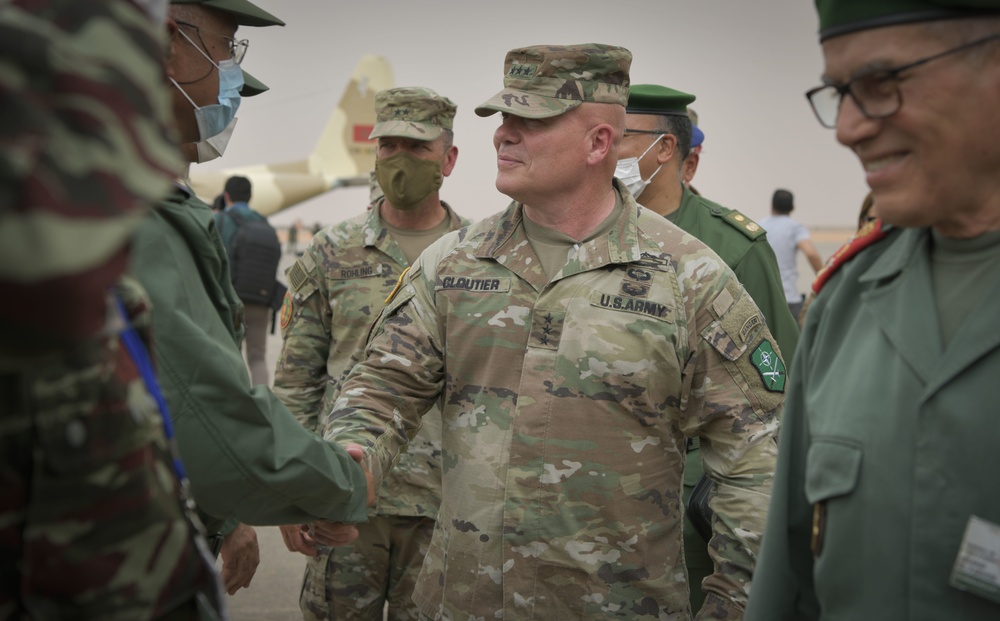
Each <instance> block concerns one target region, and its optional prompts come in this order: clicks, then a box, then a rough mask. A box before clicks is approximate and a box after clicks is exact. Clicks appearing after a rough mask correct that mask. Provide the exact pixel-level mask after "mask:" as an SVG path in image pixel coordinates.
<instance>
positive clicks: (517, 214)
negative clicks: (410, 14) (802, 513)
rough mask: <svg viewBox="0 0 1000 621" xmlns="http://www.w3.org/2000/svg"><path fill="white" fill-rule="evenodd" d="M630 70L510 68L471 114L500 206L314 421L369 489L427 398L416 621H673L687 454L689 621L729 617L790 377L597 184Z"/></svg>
mask: <svg viewBox="0 0 1000 621" xmlns="http://www.w3.org/2000/svg"><path fill="white" fill-rule="evenodd" d="M630 63H631V53H630V52H629V51H628V50H625V49H623V48H619V47H613V46H606V45H600V44H587V45H571V46H536V47H528V48H522V49H515V50H512V51H511V52H509V53H508V55H507V59H506V63H505V70H506V77H505V79H504V85H505V87H506V88H505V89H504V90H503V91H501V92H500V93H499V94H498V95H496V96H495V97H493V98H492V99H490V100H489V101H487V102H486V103H484V104H483V105H482V106H480V107H479V108H477V109H476V112H477V113H478V114H480V115H483V116H485V115H490V114H493V113H494V112H497V111H499V112H502V113H503V115H504V116H503V120H502V121H501V125H500V127H499V128H498V129H497V130H496V133H495V134H494V146H495V147H496V149H497V167H498V174H497V182H496V185H497V189H499V190H500V191H501V192H503V193H504V194H507V195H508V196H510V197H511V198H513V199H514V201H513V202H512V203H511V205H510V206H509V207H508V208H507V210H506V211H504V212H502V213H499V214H497V215H495V216H492V217H490V218H487V219H486V220H484V221H482V222H479V223H477V224H474V225H472V226H470V227H468V228H467V229H465V230H463V231H461V232H459V233H453V234H450V235H447V236H445V237H444V238H442V239H441V240H439V241H438V242H436V243H435V244H434V245H432V246H431V247H429V248H428V249H427V250H426V251H425V252H424V253H423V255H421V257H420V259H418V261H417V262H416V263H415V264H414V266H413V267H412V268H411V269H410V271H409V272H408V273H407V275H406V276H404V278H403V279H402V283H401V285H400V288H399V290H398V292H397V293H396V294H395V296H394V297H393V299H392V300H391V301H390V302H389V303H388V304H387V305H386V307H385V309H384V310H383V311H382V314H381V315H380V317H379V320H378V322H377V323H376V326H375V328H374V330H373V332H372V336H370V337H369V341H368V344H367V348H366V350H367V356H366V357H365V360H364V361H363V362H362V363H360V364H359V365H358V366H356V367H355V368H354V370H353V371H352V372H351V375H350V376H349V377H348V378H347V379H346V381H345V382H344V386H343V389H342V391H341V396H340V399H339V400H338V402H337V404H336V408H335V410H334V411H333V413H332V415H331V420H330V424H329V425H328V427H327V437H329V438H333V439H336V440H337V441H338V442H359V443H364V444H365V445H366V446H367V448H366V451H365V460H364V463H365V464H366V466H367V467H369V468H370V469H371V474H372V475H373V477H374V479H375V481H376V482H377V481H380V480H382V479H383V478H384V476H385V475H386V473H387V472H388V470H389V469H390V467H391V465H392V463H393V462H394V461H395V459H396V458H397V454H398V452H399V451H400V450H401V449H402V447H403V446H404V445H405V443H406V441H407V439H408V438H409V437H410V436H412V435H413V434H414V433H415V431H416V429H417V427H418V426H419V424H420V420H421V413H422V412H423V411H424V410H426V409H427V408H428V407H429V406H430V405H431V404H432V403H433V402H435V401H436V400H438V399H441V404H442V405H441V407H442V422H443V436H442V448H443V464H444V466H443V468H444V471H443V474H442V502H441V509H440V511H439V513H438V521H437V525H436V528H435V532H434V538H433V540H432V542H431V546H430V549H429V551H428V553H427V558H426V559H425V561H424V568H423V571H422V572H421V575H420V579H419V581H418V583H417V589H416V595H415V599H416V600H417V603H418V604H419V606H420V610H421V613H422V614H423V615H426V616H427V617H430V618H435V619H486V618H491V619H492V618H500V617H501V616H502V617H503V618H506V619H518V620H522V619H546V620H553V619H596V618H607V617H622V618H628V619H640V620H653V619H656V620H663V619H670V620H679V619H690V618H691V617H692V611H691V609H690V604H689V601H688V587H687V582H686V579H685V578H686V572H685V569H684V554H683V547H682V521H683V518H684V513H683V509H682V506H681V493H682V489H683V485H682V479H683V474H684V454H685V446H686V443H687V439H688V438H691V437H700V438H702V439H703V442H704V444H703V454H704V459H705V465H706V471H707V472H708V473H709V476H711V477H712V479H713V480H715V481H716V482H717V485H716V486H715V488H714V490H713V492H712V498H711V500H710V503H711V506H712V509H713V510H714V511H715V520H714V522H713V525H712V526H713V529H714V536H713V537H712V541H711V545H710V549H711V553H712V556H713V558H714V560H715V561H716V571H715V573H714V574H713V575H711V576H710V577H709V578H708V579H706V581H705V588H706V590H707V591H708V597H707V599H706V602H705V605H704V607H703V608H702V609H701V611H700V612H698V616H697V618H698V619H738V618H739V617H740V616H741V615H742V610H743V607H744V605H745V603H746V599H747V594H748V591H749V586H750V577H751V574H752V570H753V564H754V559H755V557H756V552H757V549H758V546H759V543H760V533H761V530H762V527H763V521H764V515H765V511H766V506H767V501H768V495H769V492H770V481H771V473H772V471H773V468H774V458H775V453H776V447H775V434H776V431H777V426H778V423H777V420H778V413H779V411H780V408H781V404H782V401H783V390H784V380H785V378H784V371H785V369H784V364H783V363H782V361H781V358H780V356H779V354H778V351H777V347H775V345H774V339H773V337H772V336H771V333H770V332H769V331H768V329H767V326H766V325H765V322H764V320H763V318H762V317H761V314H760V311H759V310H758V309H757V307H756V306H755V305H754V303H753V300H752V299H751V298H750V296H749V295H747V294H746V292H745V291H744V290H743V289H742V287H741V286H740V284H739V282H738V281H737V280H736V278H735V277H734V275H733V273H732V271H731V270H730V269H729V268H728V267H726V265H725V263H724V262H723V261H722V260H721V259H720V258H719V257H718V256H717V255H716V254H715V253H714V252H712V251H711V250H710V249H709V248H708V247H706V246H705V245H704V244H703V243H701V242H700V241H698V240H697V239H695V238H694V237H691V236H690V235H687V234H686V233H684V232H683V231H681V230H680V229H678V228H677V227H676V226H674V225H673V224H671V223H670V222H668V221H666V220H665V219H664V218H662V217H661V216H659V215H658V214H655V213H654V212H652V211H649V210H646V209H644V208H642V207H640V206H638V205H637V204H636V202H635V200H634V199H633V198H632V196H631V194H629V192H628V190H627V189H626V188H625V186H624V185H622V184H621V183H619V182H617V181H616V180H614V170H615V164H616V162H617V159H618V145H619V142H620V140H621V137H622V133H623V131H624V127H625V103H626V101H627V99H628V90H629V89H628V85H629V77H628V70H629V65H630ZM316 533H317V536H318V537H320V538H325V537H326V536H328V535H333V536H336V535H338V534H339V529H338V528H337V527H336V525H331V526H326V525H317V529H316Z"/></svg>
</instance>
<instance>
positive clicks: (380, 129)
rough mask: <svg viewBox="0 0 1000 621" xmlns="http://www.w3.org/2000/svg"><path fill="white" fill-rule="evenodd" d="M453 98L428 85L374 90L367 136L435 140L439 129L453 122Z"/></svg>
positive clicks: (449, 127)
mask: <svg viewBox="0 0 1000 621" xmlns="http://www.w3.org/2000/svg"><path fill="white" fill-rule="evenodd" d="M457 109H458V108H457V106H456V105H455V102H453V101H452V100H450V99H448V98H447V97H442V96H441V95H438V94H437V93H435V92H434V91H432V90H431V89H429V88H420V87H417V86H401V87H399V88H389V89H386V90H384V91H379V92H377V93H375V115H376V118H375V127H373V128H372V133H371V134H370V135H369V136H368V139H369V140H372V139H374V138H380V137H382V136H398V137H400V138H412V139H414V140H437V138H438V136H440V135H441V130H442V129H451V128H452V126H453V125H454V123H455V111H456V110H457Z"/></svg>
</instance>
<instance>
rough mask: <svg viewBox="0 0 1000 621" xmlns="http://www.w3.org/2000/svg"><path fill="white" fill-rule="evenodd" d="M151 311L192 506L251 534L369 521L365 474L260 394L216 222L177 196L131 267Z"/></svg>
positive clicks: (158, 213)
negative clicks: (259, 529) (266, 527)
mask: <svg viewBox="0 0 1000 621" xmlns="http://www.w3.org/2000/svg"><path fill="white" fill-rule="evenodd" d="M130 269H131V272H132V274H134V275H135V276H136V277H137V278H138V280H139V281H140V282H141V283H142V285H143V286H144V287H145V288H146V290H147V291H148V292H149V296H150V299H151V300H152V303H153V335H154V336H153V348H154V354H155V355H154V357H155V361H156V364H157V371H158V373H159V376H160V381H161V383H162V386H163V392H164V395H165V397H166V400H167V403H168V404H169V406H170V409H171V414H172V417H173V421H174V427H175V430H176V436H177V443H178V446H179V449H180V453H181V459H182V461H183V462H184V464H185V466H186V468H187V472H188V476H189V478H190V479H191V488H192V491H193V493H194V497H195V501H196V502H197V503H198V505H199V507H200V508H201V509H203V510H204V511H205V512H207V513H208V514H209V515H211V516H215V517H217V518H236V519H237V520H239V521H240V522H244V523H247V524H292V523H294V524H297V523H303V522H309V521H312V520H315V519H320V518H322V519H329V520H336V521H364V520H365V507H364V505H365V490H366V489H367V488H366V482H365V477H364V474H363V472H362V470H361V468H359V467H358V466H357V464H355V463H354V461H353V459H351V457H350V456H349V455H347V453H346V452H345V451H344V450H343V449H342V448H341V447H339V446H334V445H332V444H329V443H326V442H323V441H321V440H320V439H319V438H317V437H316V436H315V435H314V434H311V433H308V432H306V431H305V430H304V429H302V427H301V426H300V425H299V424H298V423H297V422H296V421H295V419H294V417H292V416H291V415H290V414H289V413H288V410H287V409H286V408H285V407H284V406H283V405H282V404H281V401H279V400H278V398H277V397H275V396H274V394H272V393H271V392H270V391H269V390H268V389H267V388H266V387H264V386H256V387H251V385H250V378H249V376H248V373H247V369H246V364H245V363H244V361H243V356H242V354H241V353H240V349H239V338H240V335H241V333H242V310H241V308H242V307H241V305H240V302H239V299H238V298H237V297H236V293H235V291H233V289H232V284H231V283H230V277H229V263H228V260H227V259H226V255H225V251H224V250H223V247H222V240H221V239H220V237H219V234H218V231H217V230H216V228H215V223H214V220H213V219H212V212H211V210H210V209H209V208H208V206H207V205H205V204H204V203H202V202H201V201H200V200H198V199H197V198H194V197H193V196H190V195H189V194H187V193H186V192H184V191H182V190H180V189H178V190H176V191H175V192H174V193H173V194H172V195H171V196H170V197H169V199H167V200H165V201H163V202H161V203H160V204H158V205H157V206H156V208H155V209H154V210H153V213H152V214H151V215H150V216H149V217H148V218H146V220H145V221H144V222H143V223H142V225H140V227H139V229H138V231H137V233H136V236H135V240H134V242H133V246H132V259H131V264H130Z"/></svg>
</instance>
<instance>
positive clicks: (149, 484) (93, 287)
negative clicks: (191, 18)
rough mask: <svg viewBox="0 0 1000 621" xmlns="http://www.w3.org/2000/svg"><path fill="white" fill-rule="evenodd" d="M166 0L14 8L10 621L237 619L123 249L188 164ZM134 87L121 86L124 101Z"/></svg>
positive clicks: (4, 570)
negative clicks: (181, 455)
mask: <svg viewBox="0 0 1000 621" xmlns="http://www.w3.org/2000/svg"><path fill="white" fill-rule="evenodd" d="M165 13H166V2H160V3H158V2H142V3H133V2H127V1H123V0H111V1H105V0H94V1H92V2H86V3H81V2H79V0H56V1H53V2H46V3H37V2H22V1H7V2H3V3H0V101H2V102H3V114H0V136H2V142H3V147H2V148H0V299H3V300H4V304H3V305H2V307H0V316H2V317H0V619H2V620H3V621H7V620H12V621H13V620H21V619H106V620H111V621H119V620H120V621H131V620H134V619H196V618H199V612H201V613H204V614H205V615H206V616H205V617H204V618H219V617H220V616H223V615H224V607H223V606H222V602H221V592H220V590H219V586H218V580H217V576H216V575H215V572H214V570H213V568H212V564H211V559H210V557H209V556H208V555H207V551H206V547H205V540H204V537H203V536H202V535H201V531H200V528H201V526H200V523H198V522H197V519H196V518H195V519H190V516H191V515H193V514H192V513H191V512H190V508H189V506H188V505H187V503H185V502H184V495H183V490H182V482H183V477H182V473H183V470H182V469H181V468H179V467H177V468H175V467H174V465H175V464H174V459H173V456H172V454H171V449H170V445H169V442H168V438H167V435H166V434H165V426H164V420H165V419H164V418H163V415H164V412H162V411H161V410H160V409H159V408H158V407H157V404H156V402H155V400H154V396H155V394H156V390H157V383H156V378H155V376H154V375H153V373H152V367H151V365H150V364H149V359H148V356H147V355H146V354H145V351H144V350H145V349H146V348H147V347H148V328H149V303H148V300H147V299H146V297H145V294H144V292H143V291H142V289H141V288H140V287H138V285H137V284H136V283H135V282H134V281H133V280H130V279H128V278H124V277H123V271H124V269H125V265H126V261H127V257H128V244H129V241H130V239H131V237H132V235H133V233H134V231H135V228H136V226H138V224H139V222H140V221H141V219H142V217H143V215H144V213H145V212H146V211H148V210H149V208H150V206H151V204H152V202H153V201H154V200H156V199H157V198H159V197H160V196H162V195H163V193H165V192H166V191H167V189H168V188H169V185H170V181H171V179H172V178H173V177H174V176H175V175H176V174H177V172H178V171H179V170H180V158H179V152H178V149H177V146H176V144H175V142H174V138H173V134H172V132H171V129H170V128H171V119H170V99H169V95H168V92H167V90H166V82H165V78H164V75H163V69H162V66H163V59H164V47H163V21H164V15H165ZM126 94H127V95H126Z"/></svg>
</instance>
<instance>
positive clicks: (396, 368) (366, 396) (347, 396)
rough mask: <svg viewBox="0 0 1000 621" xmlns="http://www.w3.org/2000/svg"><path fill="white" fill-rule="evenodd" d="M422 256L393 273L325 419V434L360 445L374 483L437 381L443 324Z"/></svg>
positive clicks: (436, 391)
mask: <svg viewBox="0 0 1000 621" xmlns="http://www.w3.org/2000/svg"><path fill="white" fill-rule="evenodd" d="M426 258H427V252H426V251H425V254H424V255H421V257H420V258H419V259H417V262H416V263H415V264H414V265H413V267H411V268H410V269H409V270H407V271H406V272H404V273H403V275H402V276H401V277H400V286H399V287H397V291H396V292H394V293H395V295H393V296H392V299H391V300H390V301H389V303H388V304H386V306H385V307H384V308H383V309H382V312H381V314H380V315H379V317H378V319H377V320H376V322H375V325H374V327H373V329H372V333H371V334H370V336H369V338H368V344H367V346H366V351H365V359H364V361H362V362H360V363H358V365H357V366H355V367H354V370H353V371H351V374H350V376H349V377H348V379H347V381H346V382H345V384H344V387H343V389H342V390H341V392H340V398H339V399H337V403H336V404H335V406H334V408H333V412H332V413H331V414H330V416H329V418H328V419H327V424H326V433H325V437H326V439H328V440H333V441H335V442H337V443H338V444H340V445H341V446H343V445H346V444H348V443H351V442H356V443H358V444H360V445H362V446H364V447H366V449H365V465H366V466H367V467H368V469H369V470H370V471H371V473H372V475H373V477H374V479H375V487H376V488H380V487H381V485H382V479H383V478H384V477H385V475H386V473H387V472H388V471H389V470H390V469H391V467H392V464H394V463H395V461H396V459H397V458H398V457H399V453H400V451H401V450H402V449H403V448H404V447H405V446H406V444H407V442H409V441H410V439H412V438H413V437H414V436H415V435H416V434H417V431H419V429H420V423H421V420H422V416H423V414H424V413H425V412H427V411H428V410H429V409H430V408H431V407H432V406H433V405H434V403H435V402H436V400H437V398H438V396H439V395H440V393H441V390H442V389H443V387H444V353H443V346H442V337H441V333H442V330H441V325H440V324H439V323H438V321H437V318H436V311H435V308H434V302H433V294H434V282H433V278H432V277H430V276H428V275H427V274H425V273H424V271H423V269H422V263H423V262H424V261H425V260H426Z"/></svg>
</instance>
